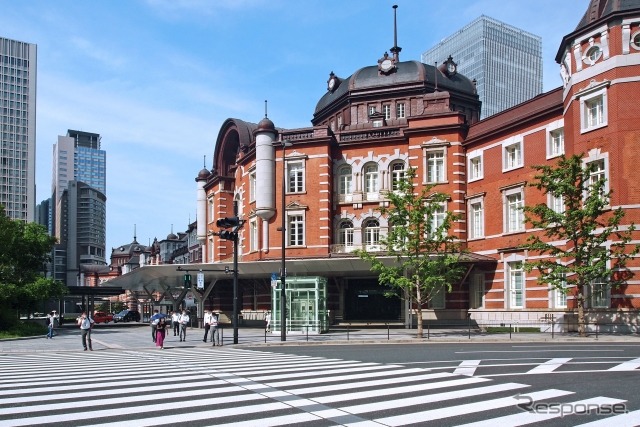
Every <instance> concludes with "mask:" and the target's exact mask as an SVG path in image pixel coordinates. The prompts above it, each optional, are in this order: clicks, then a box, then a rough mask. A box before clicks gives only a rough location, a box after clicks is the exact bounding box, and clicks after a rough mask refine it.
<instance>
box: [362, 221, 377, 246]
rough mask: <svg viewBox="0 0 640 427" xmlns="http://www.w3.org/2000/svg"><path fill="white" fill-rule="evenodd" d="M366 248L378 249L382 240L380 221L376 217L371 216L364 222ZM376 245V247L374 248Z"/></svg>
mask: <svg viewBox="0 0 640 427" xmlns="http://www.w3.org/2000/svg"><path fill="white" fill-rule="evenodd" d="M362 229H363V234H364V244H365V249H367V250H374V249H377V245H378V244H379V242H380V223H379V222H378V220H377V219H375V218H369V219H367V220H365V221H364V222H363V223H362ZM374 247H375V248H374Z"/></svg>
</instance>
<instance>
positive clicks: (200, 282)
mask: <svg viewBox="0 0 640 427" xmlns="http://www.w3.org/2000/svg"><path fill="white" fill-rule="evenodd" d="M197 284H198V289H204V273H203V272H202V271H200V272H198V281H197Z"/></svg>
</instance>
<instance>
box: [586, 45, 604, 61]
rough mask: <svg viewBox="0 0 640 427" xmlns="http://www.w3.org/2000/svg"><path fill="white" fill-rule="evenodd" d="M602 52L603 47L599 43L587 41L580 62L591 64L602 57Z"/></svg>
mask: <svg viewBox="0 0 640 427" xmlns="http://www.w3.org/2000/svg"><path fill="white" fill-rule="evenodd" d="M603 54H604V49H603V48H602V45H601V44H600V43H589V45H588V46H587V47H586V48H585V49H584V53H583V54H582V62H584V64H585V65H593V64H595V63H596V62H598V60H600V58H602V55H603Z"/></svg>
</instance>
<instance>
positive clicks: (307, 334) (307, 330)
mask: <svg viewBox="0 0 640 427" xmlns="http://www.w3.org/2000/svg"><path fill="white" fill-rule="evenodd" d="M308 341H309V322H307V342H308Z"/></svg>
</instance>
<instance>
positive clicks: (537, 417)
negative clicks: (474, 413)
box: [458, 397, 626, 427]
mask: <svg viewBox="0 0 640 427" xmlns="http://www.w3.org/2000/svg"><path fill="white" fill-rule="evenodd" d="M624 402H626V400H620V399H612V398H609V397H594V398H591V399H584V400H578V401H576V402H565V403H562V405H572V406H570V407H567V409H569V408H575V407H576V406H578V405H583V406H584V405H589V407H590V408H593V407H595V405H598V406H603V405H615V404H618V403H624ZM554 409H555V407H554ZM568 415H570V414H566V413H565V414H563V413H561V412H560V411H558V413H539V412H521V413H519V414H513V415H506V416H504V417H496V418H491V419H487V420H483V421H478V422H475V423H469V424H461V425H459V426H458V427H495V426H498V425H503V426H522V425H526V424H533V423H540V422H543V421H547V420H552V419H554V418H560V417H566V416H568ZM607 420H608V421H609V423H610V424H607V426H610V425H613V424H614V423H611V418H607ZM615 425H616V427H620V426H619V425H618V424H617V423H615Z"/></svg>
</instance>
